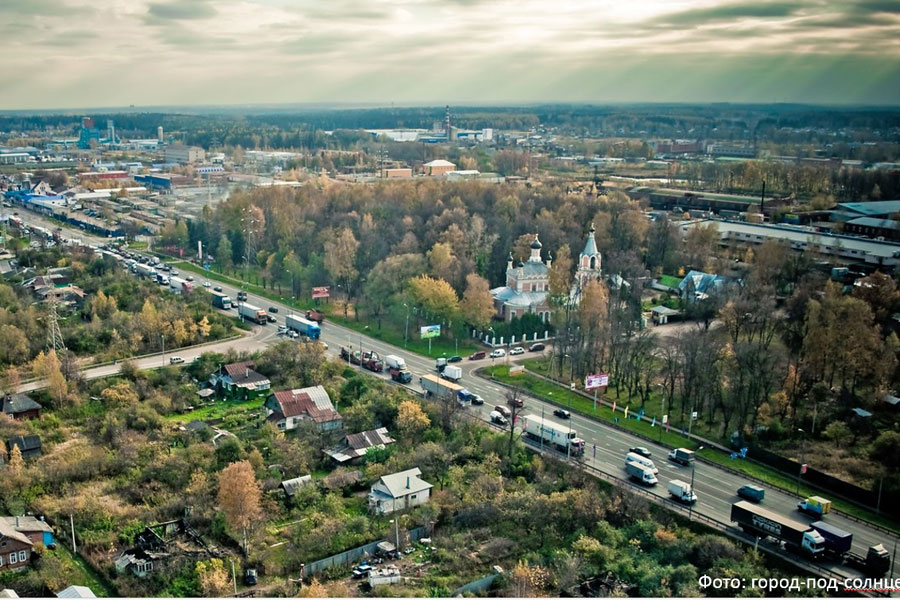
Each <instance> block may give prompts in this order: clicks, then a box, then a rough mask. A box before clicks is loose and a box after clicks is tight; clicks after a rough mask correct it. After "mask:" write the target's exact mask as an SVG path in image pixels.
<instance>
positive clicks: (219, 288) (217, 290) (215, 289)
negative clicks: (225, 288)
mask: <svg viewBox="0 0 900 600" xmlns="http://www.w3.org/2000/svg"><path fill="white" fill-rule="evenodd" d="M213 291H214V292H221V291H222V286H220V285H217V286H216V287H214V288H213Z"/></svg>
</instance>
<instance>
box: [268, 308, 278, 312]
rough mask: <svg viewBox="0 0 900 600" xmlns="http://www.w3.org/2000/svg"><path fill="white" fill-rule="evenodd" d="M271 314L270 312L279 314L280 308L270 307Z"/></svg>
mask: <svg viewBox="0 0 900 600" xmlns="http://www.w3.org/2000/svg"><path fill="white" fill-rule="evenodd" d="M269 312H270V313H277V312H278V307H277V306H270V307H269Z"/></svg>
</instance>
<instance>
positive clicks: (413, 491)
mask: <svg viewBox="0 0 900 600" xmlns="http://www.w3.org/2000/svg"><path fill="white" fill-rule="evenodd" d="M421 474H422V471H421V470H419V469H418V468H415V469H409V470H407V471H400V472H399V473H392V474H391V475H384V476H383V477H382V478H381V479H379V480H378V481H376V482H375V483H373V484H372V488H371V489H370V490H369V509H370V510H372V511H373V512H374V513H375V514H376V515H387V514H391V513H393V512H396V511H398V510H406V509H408V508H413V507H415V506H419V505H420V504H425V503H426V502H428V499H429V498H430V497H431V488H432V487H434V486H433V485H431V484H430V483H428V482H427V481H424V480H422V479H420V478H419V475H421Z"/></svg>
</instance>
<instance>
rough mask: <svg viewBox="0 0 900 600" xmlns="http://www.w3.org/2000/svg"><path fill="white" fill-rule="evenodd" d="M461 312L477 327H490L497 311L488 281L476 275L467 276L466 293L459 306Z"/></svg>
mask: <svg viewBox="0 0 900 600" xmlns="http://www.w3.org/2000/svg"><path fill="white" fill-rule="evenodd" d="M459 312H460V314H461V315H462V317H463V318H464V319H466V321H467V322H469V323H471V324H472V325H475V326H476V327H480V328H484V327H487V326H488V325H490V323H491V317H492V316H494V313H495V312H496V310H495V309H494V297H493V296H491V288H490V286H489V285H488V282H487V279H485V278H484V277H481V276H479V275H476V274H475V273H469V274H468V275H467V276H466V291H465V293H463V299H462V302H460V304H459Z"/></svg>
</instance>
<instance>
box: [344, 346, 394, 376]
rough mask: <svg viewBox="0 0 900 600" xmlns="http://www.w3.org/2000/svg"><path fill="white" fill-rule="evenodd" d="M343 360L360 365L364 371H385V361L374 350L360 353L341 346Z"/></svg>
mask: <svg viewBox="0 0 900 600" xmlns="http://www.w3.org/2000/svg"><path fill="white" fill-rule="evenodd" d="M341 360H346V361H349V362H350V363H352V364H354V365H360V366H361V367H362V368H364V369H368V370H370V371H372V372H373V373H381V372H382V371H384V361H383V360H381V356H379V355H378V353H377V352H375V351H374V350H370V351H368V352H362V353H360V351H359V350H353V348H352V347H347V346H341Z"/></svg>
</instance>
